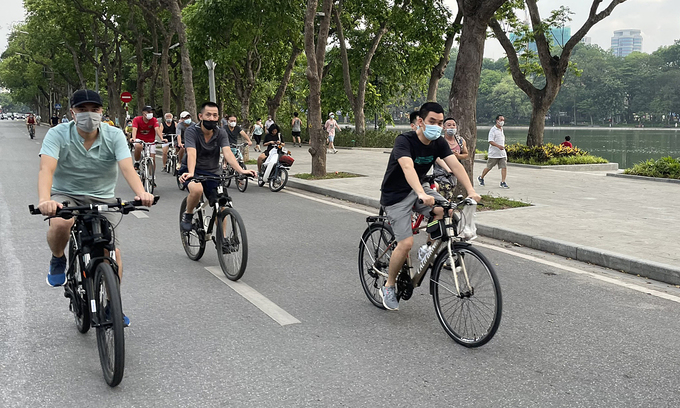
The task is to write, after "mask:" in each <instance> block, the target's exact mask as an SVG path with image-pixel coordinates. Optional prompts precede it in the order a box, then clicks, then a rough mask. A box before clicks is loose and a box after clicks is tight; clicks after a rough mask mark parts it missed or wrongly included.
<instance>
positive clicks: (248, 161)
mask: <svg viewBox="0 0 680 408" xmlns="http://www.w3.org/2000/svg"><path fill="white" fill-rule="evenodd" d="M246 164H257V159H250V160H246Z"/></svg>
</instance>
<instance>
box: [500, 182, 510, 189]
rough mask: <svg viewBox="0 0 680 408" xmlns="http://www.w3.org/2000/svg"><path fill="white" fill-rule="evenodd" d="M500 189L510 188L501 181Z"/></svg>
mask: <svg viewBox="0 0 680 408" xmlns="http://www.w3.org/2000/svg"><path fill="white" fill-rule="evenodd" d="M501 188H510V187H508V185H507V184H506V183H505V181H501Z"/></svg>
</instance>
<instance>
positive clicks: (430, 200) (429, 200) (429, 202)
mask: <svg viewBox="0 0 680 408" xmlns="http://www.w3.org/2000/svg"><path fill="white" fill-rule="evenodd" d="M418 199H420V201H421V202H422V203H423V204H424V205H426V206H428V207H433V206H434V197H432V196H431V195H428V194H426V193H425V192H422V193H420V194H418Z"/></svg>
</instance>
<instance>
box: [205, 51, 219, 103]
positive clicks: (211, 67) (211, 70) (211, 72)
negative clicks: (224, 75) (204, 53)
mask: <svg viewBox="0 0 680 408" xmlns="http://www.w3.org/2000/svg"><path fill="white" fill-rule="evenodd" d="M216 65H217V64H216V63H215V61H213V60H211V59H210V60H207V61H205V66H206V67H208V86H209V88H210V102H213V103H216V102H217V93H216V92H215V66H216Z"/></svg>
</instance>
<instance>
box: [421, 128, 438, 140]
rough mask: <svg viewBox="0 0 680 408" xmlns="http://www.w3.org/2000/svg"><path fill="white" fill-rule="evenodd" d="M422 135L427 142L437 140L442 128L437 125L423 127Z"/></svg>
mask: <svg viewBox="0 0 680 408" xmlns="http://www.w3.org/2000/svg"><path fill="white" fill-rule="evenodd" d="M423 133H424V134H425V137H426V138H427V140H437V139H439V137H440V136H441V135H442V128H441V127H440V126H437V125H425V130H424V131H423Z"/></svg>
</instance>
